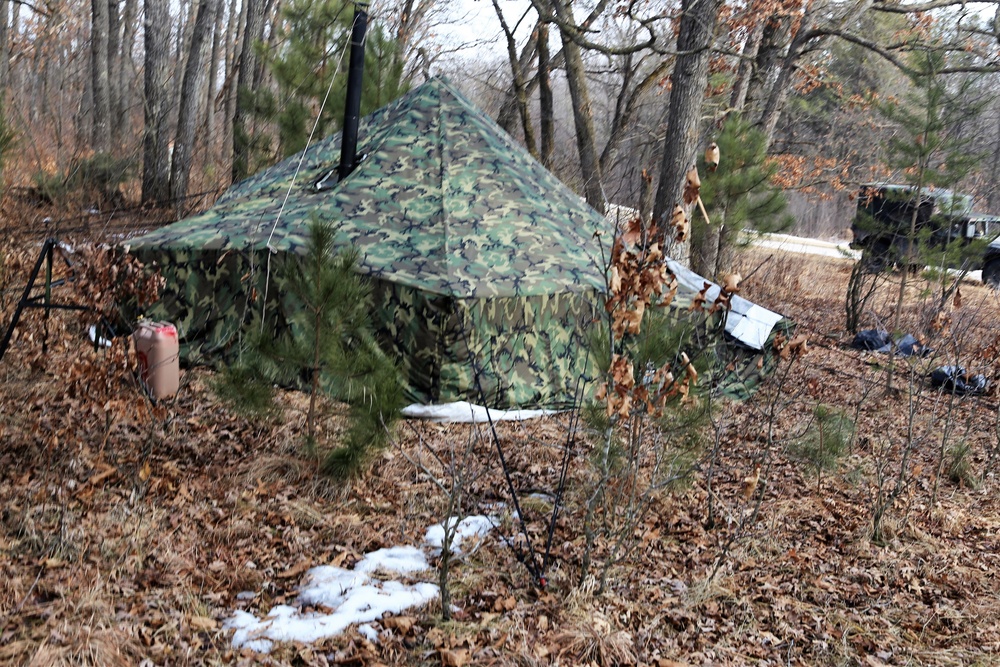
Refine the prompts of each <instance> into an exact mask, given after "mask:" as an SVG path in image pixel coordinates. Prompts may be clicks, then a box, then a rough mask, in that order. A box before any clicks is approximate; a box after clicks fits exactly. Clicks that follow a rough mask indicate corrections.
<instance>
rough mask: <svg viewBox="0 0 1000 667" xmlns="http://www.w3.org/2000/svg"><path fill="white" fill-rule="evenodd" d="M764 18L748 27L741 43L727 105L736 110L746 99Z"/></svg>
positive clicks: (741, 107)
mask: <svg viewBox="0 0 1000 667" xmlns="http://www.w3.org/2000/svg"><path fill="white" fill-rule="evenodd" d="M767 23H768V22H767V21H766V20H763V19H761V20H758V21H757V22H756V23H754V25H753V27H752V28H751V29H750V34H749V35H747V40H746V41H745V42H744V43H743V50H742V52H741V56H742V57H741V58H740V65H739V67H738V68H737V70H736V80H735V81H734V82H733V90H732V92H731V93H730V95H729V106H730V108H732V109H734V110H736V111H742V110H743V107H744V105H745V104H746V101H747V93H748V91H749V89H750V80H751V78H752V77H753V75H754V72H755V71H756V69H755V67H754V63H755V61H756V60H757V54H758V53H759V51H760V43H761V38H762V37H763V35H764V27H765V26H766V25H767Z"/></svg>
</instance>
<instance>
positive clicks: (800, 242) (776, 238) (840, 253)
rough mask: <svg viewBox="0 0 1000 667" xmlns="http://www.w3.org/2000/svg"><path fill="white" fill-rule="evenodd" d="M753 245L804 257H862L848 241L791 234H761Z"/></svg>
mask: <svg viewBox="0 0 1000 667" xmlns="http://www.w3.org/2000/svg"><path fill="white" fill-rule="evenodd" d="M753 244H754V245H755V246H757V247H758V248H773V249H775V250H784V251H785V252H794V253H799V254H803V255H822V256H824V257H837V258H840V259H857V258H859V257H860V256H861V252H860V251H858V250H852V249H851V247H850V246H849V245H848V243H847V241H840V242H836V243H834V242H831V241H820V240H819V239H808V238H804V237H801V236H791V235H790V234H761V235H760V237H759V238H757V240H755V241H754V242H753Z"/></svg>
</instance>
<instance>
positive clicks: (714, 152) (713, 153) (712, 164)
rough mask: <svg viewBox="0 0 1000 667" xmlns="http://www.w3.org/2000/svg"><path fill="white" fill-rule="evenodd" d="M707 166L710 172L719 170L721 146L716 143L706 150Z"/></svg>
mask: <svg viewBox="0 0 1000 667" xmlns="http://www.w3.org/2000/svg"><path fill="white" fill-rule="evenodd" d="M705 164H706V165H707V166H708V170H709V171H715V170H716V169H718V168H719V144H717V143H715V142H714V141H713V142H712V143H710V144H709V145H708V148H706V149H705Z"/></svg>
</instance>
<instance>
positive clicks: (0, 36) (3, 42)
mask: <svg viewBox="0 0 1000 667" xmlns="http://www.w3.org/2000/svg"><path fill="white" fill-rule="evenodd" d="M10 4H11V3H10V2H9V0H0V93H3V94H6V92H7V83H8V82H9V79H10V34H11V25H10Z"/></svg>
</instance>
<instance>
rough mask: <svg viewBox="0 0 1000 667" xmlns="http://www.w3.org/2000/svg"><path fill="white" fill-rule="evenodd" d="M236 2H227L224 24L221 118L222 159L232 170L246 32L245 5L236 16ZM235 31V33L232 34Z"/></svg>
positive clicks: (230, 0)
mask: <svg viewBox="0 0 1000 667" xmlns="http://www.w3.org/2000/svg"><path fill="white" fill-rule="evenodd" d="M236 6H237V3H236V0H229V20H228V21H227V22H226V37H225V45H226V78H225V83H223V90H222V92H221V93H220V94H221V95H223V116H222V128H223V135H222V159H223V161H224V162H225V161H228V162H229V164H230V170H232V160H233V146H234V145H235V143H236V141H235V138H234V134H233V128H234V126H235V123H236V121H235V114H236V86H237V83H238V78H239V70H238V69H237V63H239V59H240V44H241V43H242V41H243V32H244V30H246V3H245V2H243V3H241V6H242V9H241V10H240V13H239V16H237V15H236ZM234 30H235V32H234Z"/></svg>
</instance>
